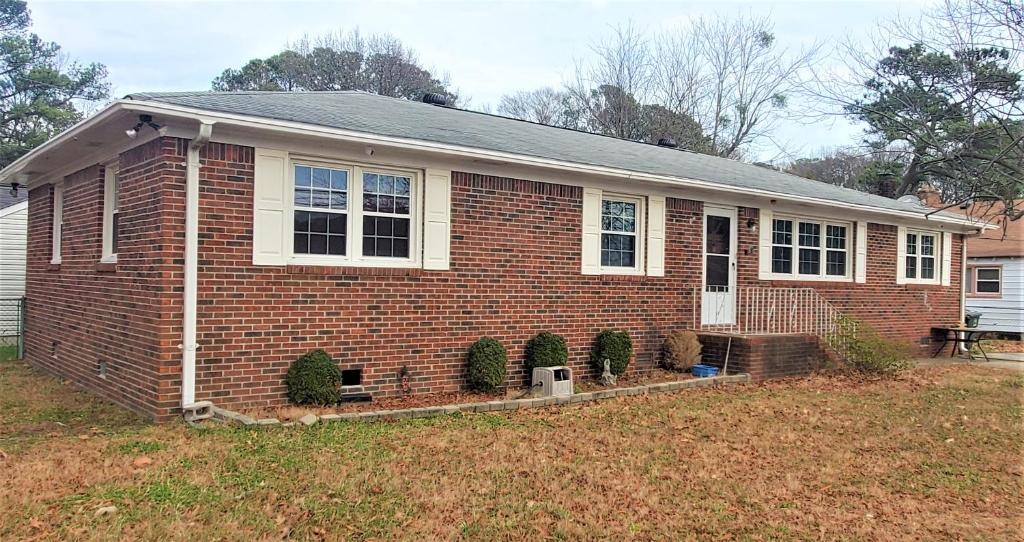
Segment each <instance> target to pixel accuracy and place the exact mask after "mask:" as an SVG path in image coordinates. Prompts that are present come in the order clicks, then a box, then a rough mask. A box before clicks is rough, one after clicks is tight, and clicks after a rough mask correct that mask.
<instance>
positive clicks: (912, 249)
mask: <svg viewBox="0 0 1024 542" xmlns="http://www.w3.org/2000/svg"><path fill="white" fill-rule="evenodd" d="M907 254H917V235H914V234H913V233H908V234H907Z"/></svg>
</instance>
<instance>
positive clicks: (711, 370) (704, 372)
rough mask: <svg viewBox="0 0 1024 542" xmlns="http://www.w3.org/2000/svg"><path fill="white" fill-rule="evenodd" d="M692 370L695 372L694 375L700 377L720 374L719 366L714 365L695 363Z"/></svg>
mask: <svg viewBox="0 0 1024 542" xmlns="http://www.w3.org/2000/svg"><path fill="white" fill-rule="evenodd" d="M690 370H691V371H692V372H693V376H697V377H700V378H707V377H709V376H715V375H717V374H718V367H715V366H713V365H694V366H693V368H692V369H690Z"/></svg>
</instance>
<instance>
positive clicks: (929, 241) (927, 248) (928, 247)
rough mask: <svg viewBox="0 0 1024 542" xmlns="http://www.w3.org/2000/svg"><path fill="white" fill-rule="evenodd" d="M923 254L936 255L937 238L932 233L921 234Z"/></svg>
mask: <svg viewBox="0 0 1024 542" xmlns="http://www.w3.org/2000/svg"><path fill="white" fill-rule="evenodd" d="M921 255H922V256H934V255H935V238H934V237H932V236H931V235H922V236H921Z"/></svg>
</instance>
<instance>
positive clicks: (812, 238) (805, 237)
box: [800, 222, 821, 247]
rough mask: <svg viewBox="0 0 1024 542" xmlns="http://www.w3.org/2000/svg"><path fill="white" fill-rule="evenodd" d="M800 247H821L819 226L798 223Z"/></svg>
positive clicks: (810, 223)
mask: <svg viewBox="0 0 1024 542" xmlns="http://www.w3.org/2000/svg"><path fill="white" fill-rule="evenodd" d="M800 246H802V247H820V246H821V224H815V223H813V222H801V223H800Z"/></svg>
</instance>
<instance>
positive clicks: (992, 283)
mask: <svg viewBox="0 0 1024 542" xmlns="http://www.w3.org/2000/svg"><path fill="white" fill-rule="evenodd" d="M1020 203H1021V202H1018V203H1017V205H1019V204H1020ZM975 207H977V205H975ZM989 207H991V206H989ZM975 211H976V212H982V211H978V210H975ZM967 212H968V213H970V212H971V210H968V211H967ZM987 212H988V213H992V212H1001V211H1000V209H994V208H993V209H988V210H987ZM1002 220H1003V221H1004V222H1003V223H1001V224H999V225H1000V226H1001V227H1000V228H999V229H998V230H989V231H987V232H985V233H984V234H982V235H981V236H979V237H972V238H970V239H968V241H967V281H966V287H967V310H973V311H977V312H980V313H981V324H980V326H981V327H984V328H991V329H997V330H1000V331H1003V330H1005V331H1007V332H1009V333H1024V219H1021V220H1016V221H1013V222H1010V221H1007V220H1006V219H1005V218H1003V219H1002Z"/></svg>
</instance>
